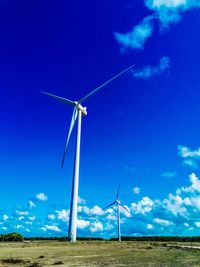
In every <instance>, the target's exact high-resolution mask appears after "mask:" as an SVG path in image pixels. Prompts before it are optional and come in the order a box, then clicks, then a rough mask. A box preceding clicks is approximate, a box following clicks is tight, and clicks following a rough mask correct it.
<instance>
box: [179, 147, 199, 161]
mask: <svg viewBox="0 0 200 267" xmlns="http://www.w3.org/2000/svg"><path fill="white" fill-rule="evenodd" d="M178 153H179V155H180V156H181V157H183V158H197V159H200V148H197V149H195V150H193V151H192V150H191V149H190V148H189V147H187V146H181V145H179V146H178Z"/></svg>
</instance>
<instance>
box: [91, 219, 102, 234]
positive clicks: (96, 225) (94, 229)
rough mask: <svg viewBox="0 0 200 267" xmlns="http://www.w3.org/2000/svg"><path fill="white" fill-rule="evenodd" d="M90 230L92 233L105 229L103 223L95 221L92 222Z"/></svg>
mask: <svg viewBox="0 0 200 267" xmlns="http://www.w3.org/2000/svg"><path fill="white" fill-rule="evenodd" d="M90 231H91V232H92V233H94V232H99V231H103V224H102V223H101V222H94V223H92V224H91V227H90Z"/></svg>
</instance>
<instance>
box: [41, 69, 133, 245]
mask: <svg viewBox="0 0 200 267" xmlns="http://www.w3.org/2000/svg"><path fill="white" fill-rule="evenodd" d="M133 67H134V65H132V66H130V67H128V68H127V69H125V70H123V71H122V72H120V73H118V74H117V75H115V76H114V77H112V78H111V79H109V80H108V81H107V82H105V83H103V84H101V85H100V86H98V87H97V88H96V89H94V90H93V91H92V92H90V93H89V94H87V95H86V96H85V97H83V98H81V99H80V100H79V101H71V100H69V99H66V98H63V97H60V96H56V95H53V94H50V93H46V92H41V93H43V94H45V95H48V96H50V97H53V98H55V99H56V100H58V101H60V102H62V103H64V104H66V105H70V106H72V107H74V109H73V113H72V119H71V124H70V127H69V132H68V136H67V139H66V143H65V149H64V153H63V158H62V165H61V167H63V165H64V161H65V157H66V151H67V147H68V143H69V139H70V136H71V133H72V130H73V128H74V125H75V123H76V120H77V119H78V125H77V134H76V150H75V158H74V173H73V182H72V192H71V205H70V217H69V229H68V240H69V241H71V242H76V228H77V205H78V183H79V165H80V143H81V119H82V115H83V116H85V115H87V110H86V109H87V108H86V107H83V106H82V103H83V102H84V101H86V100H87V99H88V98H89V97H91V96H92V95H94V94H95V93H96V92H97V91H99V90H100V89H101V88H103V87H104V86H106V85H107V84H108V83H110V82H112V81H113V80H115V79H116V78H117V77H119V76H121V75H122V74H123V73H125V72H127V71H128V70H130V69H131V68H133Z"/></svg>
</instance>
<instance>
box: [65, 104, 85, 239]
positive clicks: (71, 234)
mask: <svg viewBox="0 0 200 267" xmlns="http://www.w3.org/2000/svg"><path fill="white" fill-rule="evenodd" d="M81 118H82V111H81V110H80V109H79V110H78V126H77V136H76V152H75V159H74V175H73V182H72V193H71V207H70V217H69V230H68V241H70V242H76V228H77V206H78V183H79V166H80V143H81Z"/></svg>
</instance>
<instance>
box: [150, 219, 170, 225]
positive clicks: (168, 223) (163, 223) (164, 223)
mask: <svg viewBox="0 0 200 267" xmlns="http://www.w3.org/2000/svg"><path fill="white" fill-rule="evenodd" d="M153 221H154V222H155V223H158V224H161V225H162V226H169V225H172V224H173V223H172V222H170V221H168V220H163V219H160V218H155V219H154V220H153Z"/></svg>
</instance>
